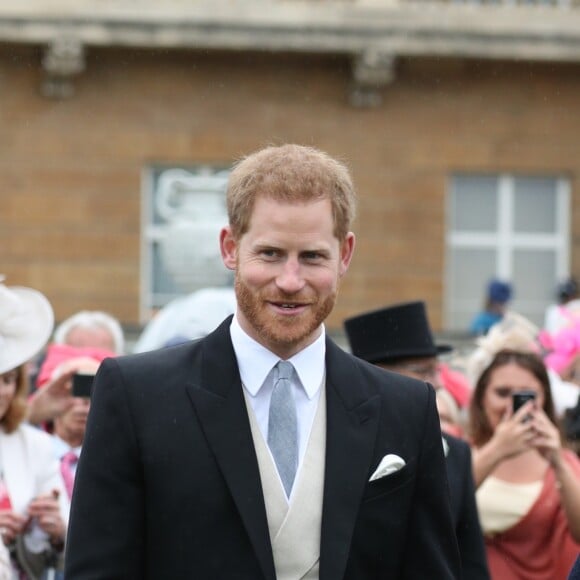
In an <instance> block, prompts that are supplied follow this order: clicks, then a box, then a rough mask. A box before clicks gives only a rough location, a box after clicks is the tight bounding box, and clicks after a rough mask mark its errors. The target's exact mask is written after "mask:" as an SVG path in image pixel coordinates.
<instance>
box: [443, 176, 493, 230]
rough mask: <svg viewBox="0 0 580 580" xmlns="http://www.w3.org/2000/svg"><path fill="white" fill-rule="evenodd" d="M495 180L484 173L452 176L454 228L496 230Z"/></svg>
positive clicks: (452, 225) (452, 226)
mask: <svg viewBox="0 0 580 580" xmlns="http://www.w3.org/2000/svg"><path fill="white" fill-rule="evenodd" d="M497 182H498V180H497V177H490V176H485V175H476V176H470V177H467V176H455V177H454V178H453V186H452V190H451V228H452V230H453V231H470V232H493V231H495V230H496V229H497V193H496V192H497Z"/></svg>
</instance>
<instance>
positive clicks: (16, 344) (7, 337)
mask: <svg viewBox="0 0 580 580" xmlns="http://www.w3.org/2000/svg"><path fill="white" fill-rule="evenodd" d="M2 281H3V277H0V373H5V372H7V371H10V370H12V369H15V368H17V367H19V366H20V365H21V364H23V363H25V362H26V361H28V360H30V359H31V358H33V357H34V356H35V355H36V354H38V352H40V350H41V349H42V347H43V346H44V345H45V344H46V343H47V342H48V339H49V338H50V335H51V333H52V328H53V326H54V313H53V311H52V307H51V305H50V303H49V301H48V300H47V299H46V298H45V297H44V295H43V294H41V293H40V292H38V291H37V290H33V289H32V288H23V287H20V286H11V287H7V286H5V285H4V284H3V283H2Z"/></svg>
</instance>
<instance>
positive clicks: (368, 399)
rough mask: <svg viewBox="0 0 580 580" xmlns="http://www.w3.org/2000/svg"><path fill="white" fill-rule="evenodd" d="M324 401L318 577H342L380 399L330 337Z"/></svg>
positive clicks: (370, 456) (328, 579)
mask: <svg viewBox="0 0 580 580" xmlns="http://www.w3.org/2000/svg"><path fill="white" fill-rule="evenodd" d="M326 405H327V435H326V472H325V483H324V500H323V506H322V537H321V546H320V580H336V579H337V578H343V577H344V571H345V568H346V563H347V559H348V554H349V547H350V544H351V539H352V535H353V530H354V524H355V520H356V515H357V512H358V509H359V506H360V501H361V498H362V495H363V492H364V488H365V486H366V483H367V479H368V474H369V471H370V468H371V462H372V460H373V449H374V446H375V445H374V442H375V439H376V435H377V427H378V424H379V413H380V398H379V395H378V394H375V393H372V392H369V391H368V388H367V387H366V386H365V385H364V384H363V382H362V381H361V377H360V375H359V373H358V371H357V368H356V365H355V364H354V362H353V361H352V359H351V358H350V357H349V356H348V355H347V354H346V353H344V352H343V351H342V350H341V349H340V348H339V347H338V346H336V345H335V344H334V343H333V342H332V341H330V340H327V343H326Z"/></svg>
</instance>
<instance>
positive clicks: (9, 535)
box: [0, 510, 29, 546]
mask: <svg viewBox="0 0 580 580" xmlns="http://www.w3.org/2000/svg"><path fill="white" fill-rule="evenodd" d="M28 520H29V518H27V517H26V516H23V515H20V514H17V513H16V512H13V511H11V510H0V536H2V541H3V542H4V544H5V545H6V546H8V545H9V544H11V543H12V542H13V541H14V539H15V538H16V536H18V535H19V534H21V533H22V532H23V531H24V528H25V527H26V525H27V524H28Z"/></svg>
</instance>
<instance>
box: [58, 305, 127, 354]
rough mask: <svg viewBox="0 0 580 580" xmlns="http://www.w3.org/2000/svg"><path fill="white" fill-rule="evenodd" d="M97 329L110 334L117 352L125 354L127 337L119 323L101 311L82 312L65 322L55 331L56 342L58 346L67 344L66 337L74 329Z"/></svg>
mask: <svg viewBox="0 0 580 580" xmlns="http://www.w3.org/2000/svg"><path fill="white" fill-rule="evenodd" d="M79 327H80V328H85V329H89V330H90V329H96V328H103V329H105V330H106V331H108V332H109V334H110V335H111V338H112V339H113V344H114V346H115V352H116V353H117V354H123V353H124V352H125V337H124V335H123V329H122V328H121V324H120V323H119V321H118V320H117V319H116V318H115V317H113V316H111V315H110V314H107V313H106V312H102V311H100V310H81V311H80V312H77V313H76V314H73V315H72V316H70V317H69V318H67V319H66V320H63V321H62V322H61V323H60V324H59V325H58V326H57V328H56V330H55V331H54V342H55V343H56V344H66V337H67V335H68V333H69V332H70V331H71V330H72V329H73V328H79Z"/></svg>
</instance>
